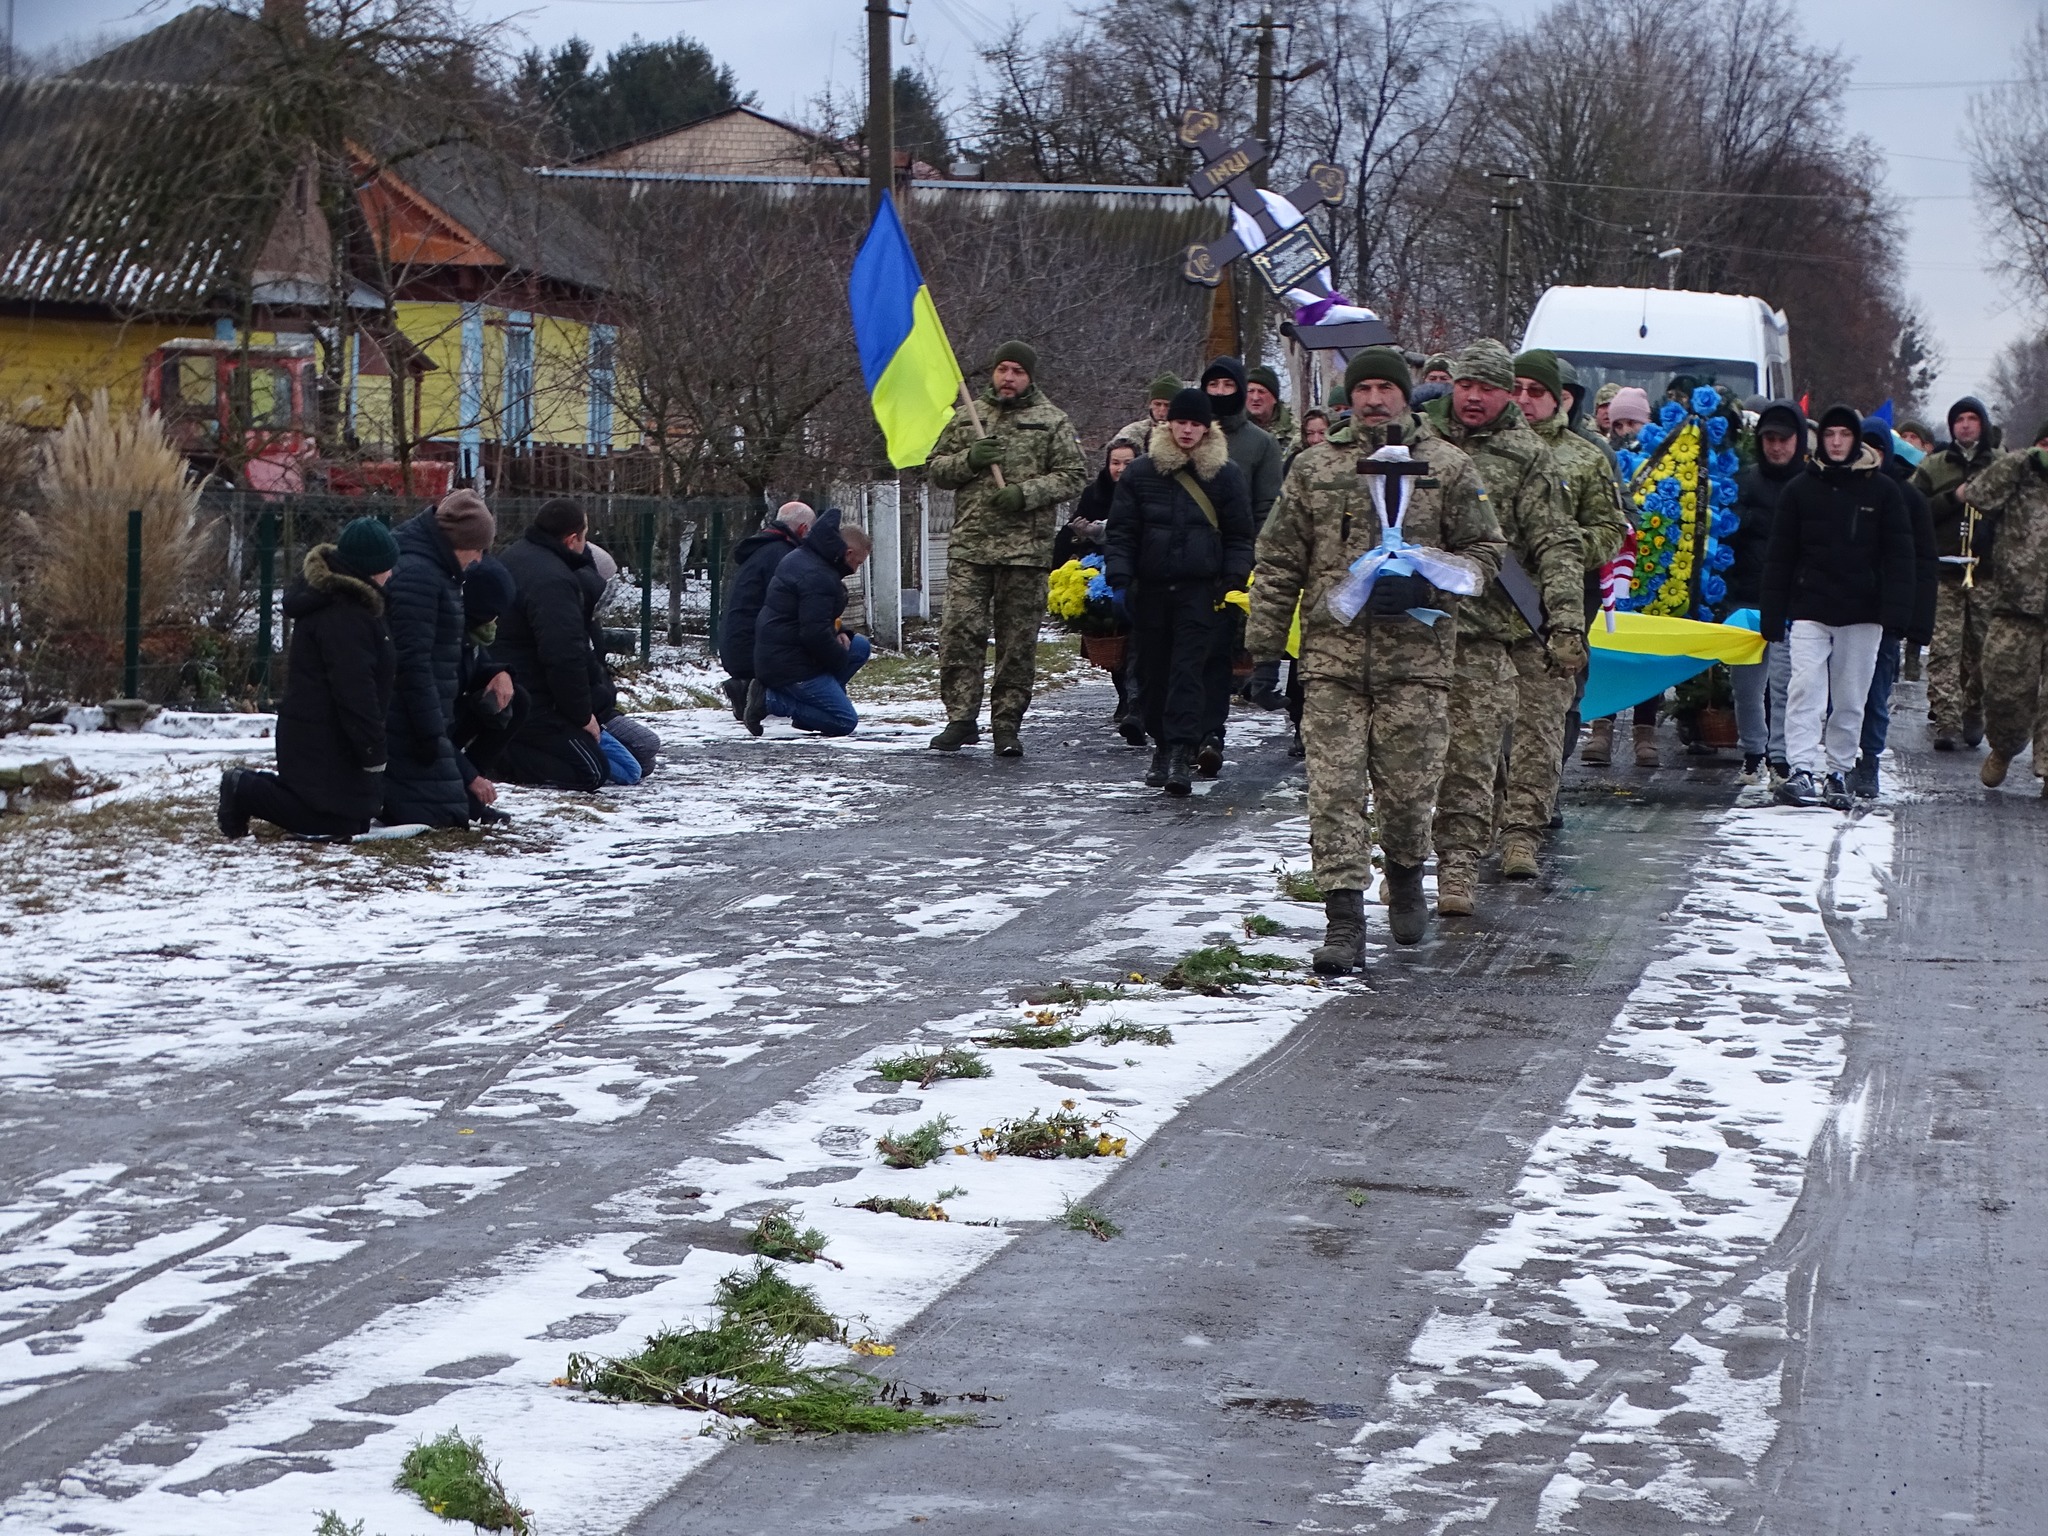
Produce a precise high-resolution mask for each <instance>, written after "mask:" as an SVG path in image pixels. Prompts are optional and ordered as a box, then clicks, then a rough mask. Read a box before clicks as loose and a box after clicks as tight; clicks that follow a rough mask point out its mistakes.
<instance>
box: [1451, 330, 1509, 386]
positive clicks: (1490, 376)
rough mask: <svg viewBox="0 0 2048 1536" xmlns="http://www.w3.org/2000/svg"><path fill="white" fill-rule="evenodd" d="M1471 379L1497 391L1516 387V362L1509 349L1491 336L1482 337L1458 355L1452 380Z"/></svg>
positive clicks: (1453, 366)
mask: <svg viewBox="0 0 2048 1536" xmlns="http://www.w3.org/2000/svg"><path fill="white" fill-rule="evenodd" d="M1460 379H1471V380H1474V381H1475V382H1477V383H1480V384H1491V385H1492V386H1493V387H1494V388H1496V389H1513V388H1514V387H1515V360H1514V359H1513V358H1512V357H1510V356H1508V349H1507V348H1506V347H1504V346H1502V345H1501V344H1500V343H1499V342H1497V341H1495V340H1494V339H1493V338H1492V337H1491V336H1482V337H1480V338H1479V339H1478V340H1477V341H1475V342H1473V343H1472V344H1471V345H1470V346H1468V347H1467V348H1465V350H1464V351H1462V352H1460V353H1459V354H1458V360H1457V362H1455V363H1453V364H1452V365H1451V380H1452V382H1453V383H1456V382H1457V381H1458V380H1460Z"/></svg>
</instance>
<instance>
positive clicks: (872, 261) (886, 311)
mask: <svg viewBox="0 0 2048 1536" xmlns="http://www.w3.org/2000/svg"><path fill="white" fill-rule="evenodd" d="M846 298H847V302H848V304H849V305H851V306H852V309H853V337H854V341H855V343H856V345H858V346H859V348H860V371H861V374H862V376H863V377H865V378H866V380H867V386H868V395H869V398H870V400H871V401H872V403H873V406H874V411H875V420H876V422H877V423H878V424H880V426H881V428H882V436H883V438H884V439H885V440H886V441H887V443H888V445H889V462H890V463H891V464H893V465H895V466H896V468H898V469H909V468H911V467H913V466H915V465H918V464H922V463H924V461H925V460H926V458H928V457H929V456H930V454H931V451H932V444H934V443H936V442H937V441H938V440H939V434H940V433H941V432H943V431H944V430H945V429H946V423H947V422H949V421H951V420H952V419H953V410H954V407H955V406H956V405H958V404H959V399H960V385H961V377H960V364H959V363H958V362H957V361H956V360H955V359H954V357H953V344H952V343H951V342H949V341H948V340H946V328H945V327H944V326H943V325H941V324H940V323H939V311H938V307H937V306H936V305H934V304H933V303H932V295H931V290H930V289H929V288H927V287H925V285H924V274H923V273H922V272H920V271H918V268H917V257H916V256H915V255H914V254H913V253H912V252H911V249H910V238H909V236H907V235H905V234H904V232H903V221H902V220H901V219H899V218H897V216H896V200H895V199H894V198H892V197H891V196H890V195H889V194H888V193H886V192H885V193H883V194H882V205H881V207H879V208H877V209H876V210H875V218H874V222H873V223H872V224H870V225H869V226H868V235H867V239H865V240H863V241H862V242H861V247H860V254H859V255H858V256H856V257H854V259H853V275H852V276H851V277H849V278H848V279H847V283H846Z"/></svg>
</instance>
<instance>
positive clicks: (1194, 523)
mask: <svg viewBox="0 0 2048 1536" xmlns="http://www.w3.org/2000/svg"><path fill="white" fill-rule="evenodd" d="M1255 537H1256V535H1255V533H1254V531H1253V523H1252V506H1251V496H1250V493H1249V492H1248V491H1247V489H1246V487H1245V477H1244V474H1243V472H1242V471H1240V470H1239V469H1238V467H1237V466H1236V465H1235V464H1233V463H1231V461H1230V449H1229V446H1228V444H1227V443H1226V442H1225V441H1224V437H1223V433H1222V432H1221V431H1220V430H1218V428H1217V426H1216V416H1215V411H1214V409H1213V408H1212V407H1211V405H1210V403H1209V397H1208V396H1207V395H1205V394H1203V393H1202V391H1200V390H1198V389H1184V390H1182V391H1181V392H1180V393H1179V394H1177V395H1175V396H1174V397H1173V404H1172V405H1170V406H1169V407H1167V412H1166V420H1165V422H1164V423H1162V424H1161V425H1159V426H1156V427H1154V428H1153V429H1152V441H1151V445H1150V447H1149V449H1148V451H1147V452H1146V453H1145V455H1144V457H1142V458H1140V459H1138V460H1136V461H1135V462H1134V463H1133V464H1132V465H1131V467H1130V468H1129V469H1127V470H1125V471H1124V473H1123V478H1122V479H1121V480H1119V481H1117V484H1116V495H1115V497H1114V498H1113V499H1112V500H1111V502H1110V507H1109V527H1108V529H1107V531H1106V532H1105V533H1104V535H1103V567H1104V569H1103V575H1104V577H1105V578H1106V579H1107V580H1108V582H1109V584H1110V586H1111V587H1113V588H1115V589H1116V590H1117V591H1119V592H1128V593H1129V597H1128V602H1129V604H1130V609H1131V622H1132V631H1133V638H1134V639H1135V640H1136V642H1137V649H1138V661H1137V665H1138V698H1139V701H1140V705H1141V707H1142V708H1143V710H1144V714H1145V729H1146V731H1147V732H1148V733H1149V734H1150V736H1151V737H1152V740H1153V741H1154V742H1155V743H1157V747H1156V750H1154V752H1153V754H1152V766H1151V768H1150V769H1149V770H1148V771H1147V772H1146V774H1145V782H1146V783H1147V784H1149V785H1151V786H1152V787H1153V788H1155V789H1160V788H1163V789H1164V790H1165V791H1166V792H1167V793H1168V794H1169V795H1185V794H1187V793H1188V792H1189V791H1190V790H1191V789H1192V788H1193V787H1194V755H1195V748H1196V746H1197V745H1198V744H1199V743H1200V742H1201V740H1202V729H1203V723H1204V715H1205V714H1206V712H1207V705H1208V679H1207V675H1206V668H1207V664H1208V660H1209V655H1210V651H1211V648H1212V646H1213V645H1214V643H1215V634H1216V629H1217V626H1218V625H1219V624H1220V623H1221V622H1222V620H1221V617H1220V616H1219V615H1218V613H1217V611H1216V605H1217V604H1218V603H1219V602H1221V601H1222V599H1223V594H1224V593H1225V592H1228V591H1231V590H1232V589H1233V588H1237V587H1242V586H1243V585H1244V584H1245V581H1246V580H1247V578H1249V576H1250V575H1251V569H1252V547H1253V541H1254V539H1255Z"/></svg>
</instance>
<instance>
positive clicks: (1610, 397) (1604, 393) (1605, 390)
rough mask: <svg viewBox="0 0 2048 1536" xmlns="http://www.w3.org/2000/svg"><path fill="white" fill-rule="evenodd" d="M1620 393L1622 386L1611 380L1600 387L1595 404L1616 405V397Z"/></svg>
mask: <svg viewBox="0 0 2048 1536" xmlns="http://www.w3.org/2000/svg"><path fill="white" fill-rule="evenodd" d="M1620 393H1621V386H1620V385H1619V384H1616V383H1614V382H1612V381H1611V380H1610V381H1609V382H1608V383H1605V384H1602V385H1601V386H1600V392H1599V393H1598V394H1596V395H1595V396H1593V403H1594V404H1595V405H1611V404H1613V403H1614V397H1615V396H1616V395H1618V394H1620Z"/></svg>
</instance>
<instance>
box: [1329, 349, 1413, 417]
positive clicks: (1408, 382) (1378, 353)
mask: <svg viewBox="0 0 2048 1536" xmlns="http://www.w3.org/2000/svg"><path fill="white" fill-rule="evenodd" d="M1363 379H1383V380H1385V381H1386V382H1387V383H1389V384H1392V385H1394V386H1395V387H1396V388H1397V389H1399V390H1400V391H1401V393H1402V394H1403V395H1409V394H1412V393H1414V391H1415V375H1414V374H1412V373H1410V372H1409V371H1408V359H1407V358H1405V357H1403V356H1402V355H1401V354H1400V353H1399V352H1397V351H1395V350H1394V349H1393V348H1392V347H1365V348H1363V349H1361V350H1360V351H1357V352H1354V353H1352V354H1351V361H1350V363H1348V364H1347V365H1346V366H1345V369H1344V398H1345V402H1346V403H1347V404H1348V403H1349V402H1350V399H1351V391H1352V390H1354V389H1356V388H1357V387H1358V384H1359V382H1360V381H1361V380H1363Z"/></svg>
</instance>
